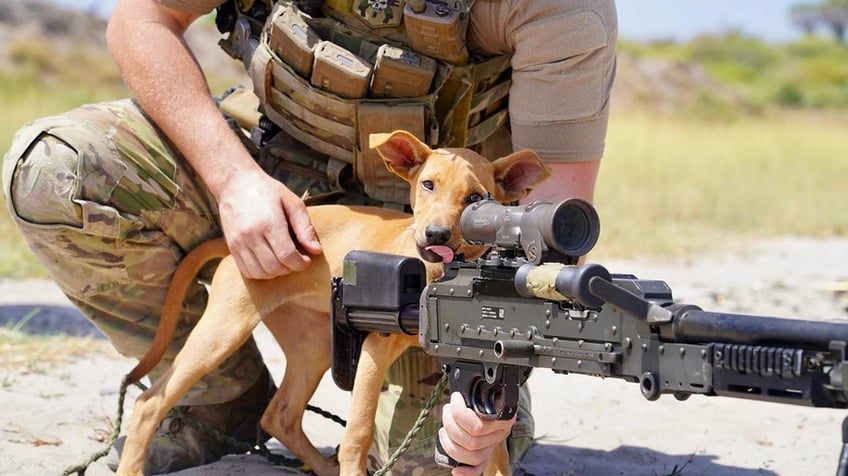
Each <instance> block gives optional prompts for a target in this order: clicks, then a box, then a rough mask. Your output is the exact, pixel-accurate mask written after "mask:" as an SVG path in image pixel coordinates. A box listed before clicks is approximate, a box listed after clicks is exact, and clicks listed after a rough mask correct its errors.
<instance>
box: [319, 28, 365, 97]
mask: <svg viewBox="0 0 848 476" xmlns="http://www.w3.org/2000/svg"><path fill="white" fill-rule="evenodd" d="M310 82H311V83H312V85H313V86H315V87H318V88H321V89H324V90H325V91H329V92H331V93H335V94H337V95H339V96H341V97H343V98H348V99H357V98H363V97H365V95H366V94H368V86H369V85H370V84H371V64H370V63H368V62H367V61H365V60H363V59H362V58H360V57H358V56H356V55H355V54H353V53H351V52H350V51H348V50H346V49H344V48H342V47H341V46H339V45H337V44H335V43H331V42H329V41H321V42H320V43H318V47H317V48H316V49H315V62H314V64H313V65H312V78H311V79H310Z"/></svg>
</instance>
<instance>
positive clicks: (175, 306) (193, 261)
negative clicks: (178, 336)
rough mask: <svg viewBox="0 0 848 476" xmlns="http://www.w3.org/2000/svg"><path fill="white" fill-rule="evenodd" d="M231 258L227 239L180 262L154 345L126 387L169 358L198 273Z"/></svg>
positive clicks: (205, 245)
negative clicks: (164, 358) (228, 256)
mask: <svg viewBox="0 0 848 476" xmlns="http://www.w3.org/2000/svg"><path fill="white" fill-rule="evenodd" d="M229 254H230V251H229V248H227V242H226V241H225V240H224V239H223V238H216V239H214V240H209V241H206V242H203V243H201V244H200V245H198V246H196V247H195V248H194V249H193V250H191V251H190V252H189V254H187V255H186V256H185V257H184V258H183V259H182V261H180V264H179V265H178V266H177V269H176V271H174V275H173V277H172V278H171V285H170V287H169V288H168V295H167V296H166V297H165V304H164V305H163V307H162V316H161V317H160V319H159V327H157V328H156V335H155V336H154V337H153V343H152V344H150V348H149V349H148V350H147V353H146V354H144V357H142V358H141V360H139V362H138V364H137V365H136V366H135V367H134V368H133V369H132V370H131V371H130V372H129V373H128V374H127V375H126V376H125V377H124V384H125V385H132V384H134V383H136V382H138V381H139V380H141V379H142V378H144V376H145V375H147V374H148V373H149V372H150V371H151V370H153V367H155V366H156V364H158V363H159V361H160V360H162V356H163V355H165V351H166V350H167V349H168V346H170V345H171V341H172V340H173V338H174V330H175V329H176V328H177V321H178V320H179V317H180V310H181V309H182V305H183V301H184V300H185V295H186V292H187V291H188V288H189V287H190V286H191V285H192V284H194V282H195V277H196V276H197V273H198V272H200V269H201V268H203V266H205V265H206V263H208V262H210V261H212V260H214V259H219V258H223V257H225V256H227V255H229Z"/></svg>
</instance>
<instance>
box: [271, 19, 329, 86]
mask: <svg viewBox="0 0 848 476" xmlns="http://www.w3.org/2000/svg"><path fill="white" fill-rule="evenodd" d="M320 41H321V38H319V37H318V35H317V34H316V33H315V32H314V31H313V30H312V28H310V27H309V24H308V23H306V21H304V19H303V17H302V16H301V15H298V13H297V12H296V11H294V10H286V11H284V12H283V14H282V15H280V16H279V17H277V19H276V20H275V21H274V24H273V25H272V28H271V37H270V39H269V44H270V46H271V49H272V50H273V51H274V53H276V54H277V56H279V57H280V59H282V60H283V61H285V62H286V63H287V64H288V65H289V66H291V67H292V69H294V70H295V71H297V73H298V74H300V75H301V76H303V77H304V78H308V77H310V76H311V75H312V65H313V63H314V61H315V48H316V47H317V46H318V43H319V42H320Z"/></svg>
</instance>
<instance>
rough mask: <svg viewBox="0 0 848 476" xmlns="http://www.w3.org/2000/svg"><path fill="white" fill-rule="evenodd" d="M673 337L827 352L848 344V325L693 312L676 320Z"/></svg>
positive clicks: (688, 312) (689, 340) (681, 339)
mask: <svg viewBox="0 0 848 476" xmlns="http://www.w3.org/2000/svg"><path fill="white" fill-rule="evenodd" d="M673 334H674V335H673V337H674V338H675V339H677V340H680V341H688V342H727V343H733V344H771V345H780V344H787V345H792V346H793V347H806V348H825V349H826V348H828V345H829V344H830V342H833V341H842V342H848V323H846V322H825V321H806V320H799V319H785V318H781V317H766V316H750V315H745V314H728V313H719V312H710V311H701V310H699V309H690V310H685V311H684V312H682V313H681V314H680V315H678V316H676V317H675V319H674V326H673Z"/></svg>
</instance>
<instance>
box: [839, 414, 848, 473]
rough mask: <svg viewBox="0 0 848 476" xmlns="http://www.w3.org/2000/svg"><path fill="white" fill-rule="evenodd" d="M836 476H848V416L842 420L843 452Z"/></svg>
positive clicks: (840, 455)
mask: <svg viewBox="0 0 848 476" xmlns="http://www.w3.org/2000/svg"><path fill="white" fill-rule="evenodd" d="M836 476H848V416H846V417H845V418H844V419H843V420H842V452H841V453H840V454H839V465H838V466H837V467H836Z"/></svg>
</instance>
